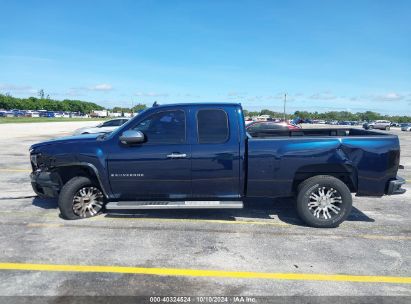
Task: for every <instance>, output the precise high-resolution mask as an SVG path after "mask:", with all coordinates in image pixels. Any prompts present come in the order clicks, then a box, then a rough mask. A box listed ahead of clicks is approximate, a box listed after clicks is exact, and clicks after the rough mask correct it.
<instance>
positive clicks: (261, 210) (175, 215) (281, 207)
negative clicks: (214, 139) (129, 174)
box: [32, 197, 375, 226]
mask: <svg viewBox="0 0 411 304" xmlns="http://www.w3.org/2000/svg"><path fill="white" fill-rule="evenodd" d="M32 204H33V205H34V206H36V207H39V208H42V209H57V208H58V205H57V200H56V199H43V198H39V197H35V198H34V199H33V201H32ZM244 204H245V208H244V209H220V210H218V209H217V210H216V209H193V210H188V209H186V210H184V209H180V210H171V209H169V210H118V211H114V210H110V212H108V213H105V214H104V215H103V216H105V217H107V218H146V219H150V218H153V219H154V218H161V219H177V220H197V221H201V220H218V221H239V220H244V221H247V220H248V221H249V220H250V219H251V220H252V219H272V220H276V218H278V219H279V220H280V221H281V222H284V223H287V224H290V225H296V226H305V224H304V223H303V222H302V221H301V220H300V219H299V218H298V215H297V212H296V210H295V202H294V200H293V199H290V198H282V199H277V200H272V199H261V198H259V199H247V200H246V201H245V202H244ZM347 221H355V222H374V221H375V220H374V219H372V218H370V217H368V216H367V215H366V214H364V213H363V212H361V210H359V209H357V208H355V207H353V208H352V211H351V214H350V216H349V217H348V219H347Z"/></svg>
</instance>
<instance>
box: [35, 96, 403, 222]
mask: <svg viewBox="0 0 411 304" xmlns="http://www.w3.org/2000/svg"><path fill="white" fill-rule="evenodd" d="M30 159H31V165H32V168H33V172H32V173H31V182H32V186H33V189H34V191H35V192H36V193H37V194H38V195H39V196H40V197H56V198H57V197H58V205H59V208H60V212H61V215H62V217H63V218H65V219H80V218H86V217H91V216H95V215H97V214H99V213H101V212H103V211H104V210H118V209H127V210H128V209H178V208H197V209H198V208H206V209H209V208H214V209H217V208H242V207H243V202H244V200H245V199H246V198H252V197H254V198H255V197H269V198H276V197H295V199H296V202H297V204H296V208H297V211H298V214H299V216H300V217H301V219H302V220H303V221H304V222H305V223H306V224H308V225H310V226H313V227H336V226H338V225H339V224H340V223H341V222H343V221H344V220H345V219H346V218H347V216H348V215H349V213H350V210H351V206H352V193H356V195H357V196H375V197H381V196H383V195H392V194H401V193H404V192H405V189H403V188H401V185H402V184H404V182H405V181H404V180H403V179H401V178H400V177H397V171H398V169H399V160H400V145H399V140H398V137H397V136H395V135H390V134H387V133H379V132H375V131H367V130H362V129H307V130H304V129H300V130H268V131H267V133H264V132H259V133H258V136H255V137H252V136H251V135H250V134H248V133H247V132H246V130H245V125H244V117H243V112H242V108H241V105H239V104H225V103H221V104H219V103H206V104H173V105H164V106H155V107H152V108H149V109H147V110H145V111H144V112H142V113H141V114H140V115H138V116H136V117H135V118H133V119H131V120H130V121H128V122H127V123H126V124H124V125H122V126H121V127H120V128H118V129H117V130H116V131H114V132H112V133H107V134H90V135H81V136H72V137H65V138H58V139H54V140H50V141H46V142H42V143H38V144H34V145H33V146H31V148H30Z"/></svg>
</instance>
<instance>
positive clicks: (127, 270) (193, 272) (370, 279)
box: [0, 263, 411, 284]
mask: <svg viewBox="0 0 411 304" xmlns="http://www.w3.org/2000/svg"><path fill="white" fill-rule="evenodd" d="M0 270H23V271H55V272H99V273H124V274H140V275H160V276H187V277H225V278H236V279H266V280H299V281H329V282H336V281H338V282H365V283H394V284H411V277H393V276H373V275H367V276H364V275H345V274H310V273H266V272H248V271H224V270H202V269H182V268H146V267H125V266H86V265H53V264H26V263H0Z"/></svg>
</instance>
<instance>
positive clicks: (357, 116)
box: [244, 109, 411, 123]
mask: <svg viewBox="0 0 411 304" xmlns="http://www.w3.org/2000/svg"><path fill="white" fill-rule="evenodd" d="M259 115H270V116H271V117H273V118H283V117H284V114H283V113H280V112H274V111H270V110H267V109H264V110H261V111H253V112H250V111H247V110H244V116H251V117H253V116H259ZM295 117H299V118H301V119H320V120H337V121H371V120H389V121H391V122H398V123H404V122H411V116H406V115H382V114H380V113H377V112H372V111H366V112H357V113H351V112H348V111H330V112H323V113H319V112H308V111H295V112H294V114H286V118H287V119H292V118H295Z"/></svg>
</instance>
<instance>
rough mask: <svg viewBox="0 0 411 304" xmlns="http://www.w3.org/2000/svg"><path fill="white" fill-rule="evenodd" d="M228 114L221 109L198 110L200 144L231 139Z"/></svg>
mask: <svg viewBox="0 0 411 304" xmlns="http://www.w3.org/2000/svg"><path fill="white" fill-rule="evenodd" d="M229 134H230V132H229V127H228V116H227V113H226V112H225V111H224V110H221V109H202V110H198V112H197V138H198V143H200V144H221V143H225V142H226V141H227V140H228V139H229Z"/></svg>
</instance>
